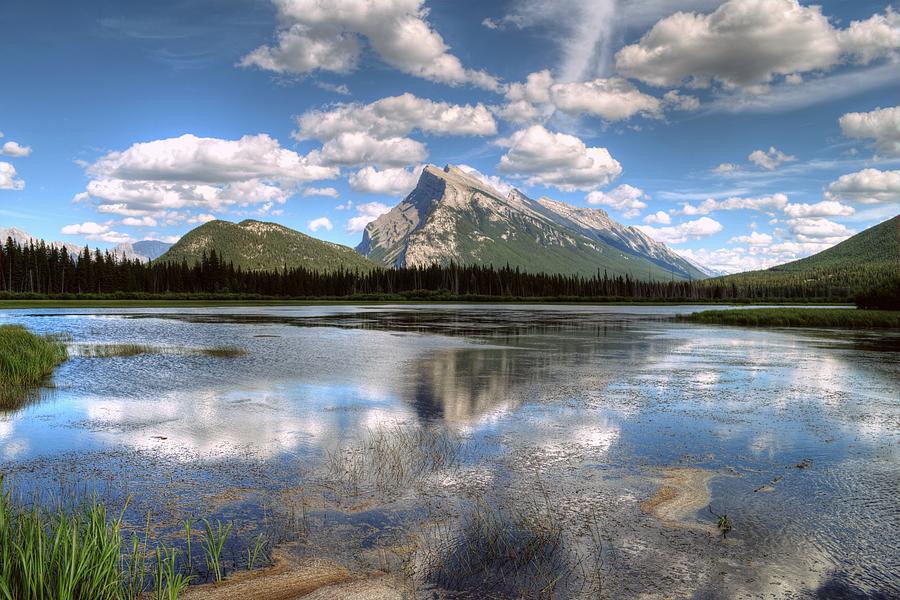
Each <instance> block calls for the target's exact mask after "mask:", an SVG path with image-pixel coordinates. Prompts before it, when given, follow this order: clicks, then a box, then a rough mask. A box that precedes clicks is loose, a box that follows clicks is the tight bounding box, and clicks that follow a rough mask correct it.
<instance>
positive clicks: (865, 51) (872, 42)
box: [838, 6, 900, 63]
mask: <svg viewBox="0 0 900 600" xmlns="http://www.w3.org/2000/svg"><path fill="white" fill-rule="evenodd" d="M838 39H839V40H840V42H841V47H842V48H843V50H844V52H846V53H848V54H850V55H852V56H853V59H854V60H855V61H856V62H859V63H869V62H872V61H873V60H875V59H876V58H880V57H882V56H886V55H890V54H892V53H893V52H894V51H896V50H897V48H900V15H898V14H897V13H896V12H894V10H893V8H891V7H890V6H888V7H887V9H886V10H885V14H883V15H877V14H876V15H872V16H871V17H869V18H868V19H866V20H865V21H853V22H851V23H850V26H849V27H848V28H847V29H845V30H843V31H841V32H839V33H838Z"/></svg>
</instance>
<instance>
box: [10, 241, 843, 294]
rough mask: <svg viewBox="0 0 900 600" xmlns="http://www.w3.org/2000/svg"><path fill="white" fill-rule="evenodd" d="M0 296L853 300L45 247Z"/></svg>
mask: <svg viewBox="0 0 900 600" xmlns="http://www.w3.org/2000/svg"><path fill="white" fill-rule="evenodd" d="M2 292H5V293H6V295H8V296H9V295H23V294H26V295H48V296H60V295H105V294H119V295H123V294H124V295H129V294H130V295H135V296H137V295H159V294H168V295H172V294H182V295H191V294H204V295H243V296H270V297H291V298H326V297H328V298H332V297H359V296H374V297H377V296H387V297H391V296H402V295H406V296H413V297H415V296H416V294H419V295H420V296H422V297H426V296H428V294H429V293H430V294H431V295H432V296H434V295H435V294H438V295H441V294H442V295H445V296H453V297H463V296H479V297H505V298H547V299H549V298H585V299H591V298H596V299H603V298H606V299H614V298H621V299H639V300H687V301H702V300H746V301H761V300H781V299H785V300H805V301H834V302H836V301H847V300H852V299H853V298H854V296H855V294H856V293H857V292H858V290H857V289H856V288H854V287H853V286H852V285H847V284H845V283H841V282H838V281H834V280H827V279H826V280H804V279H802V278H796V279H791V280H790V281H788V282H786V283H779V282H778V281H777V280H772V281H765V280H761V281H760V280H755V279H753V280H741V279H740V278H737V279H729V278H725V279H708V280H699V281H684V280H670V281H646V280H640V279H636V278H634V277H632V276H630V275H624V276H622V275H615V276H610V275H608V274H607V273H606V272H601V271H598V272H597V273H595V274H594V275H592V276H583V275H566V274H554V273H529V272H526V271H523V270H521V269H519V268H511V267H509V266H504V267H499V268H498V267H493V266H484V265H457V264H449V265H432V266H428V267H403V268H397V269H373V270H370V271H366V272H362V271H350V270H343V269H338V270H335V271H330V272H320V271H316V270H312V269H306V268H287V267H285V268H282V269H278V270H271V271H244V270H242V269H241V268H235V267H234V265H233V264H232V263H230V262H226V261H225V260H223V259H222V258H221V257H220V256H219V255H218V254H217V253H216V252H215V251H211V252H210V253H208V254H206V253H204V254H203V256H202V259H201V260H199V261H197V262H196V263H194V264H188V263H187V262H185V261H183V262H180V263H179V262H168V261H153V262H150V263H144V262H141V261H140V260H137V259H133V260H129V259H126V258H124V257H121V256H117V255H115V254H111V253H110V252H108V251H101V250H98V249H95V250H93V251H91V250H90V249H89V248H87V247H85V248H84V249H83V250H82V251H81V252H79V253H78V254H71V253H69V252H68V251H67V250H66V248H64V247H58V246H51V245H47V244H46V243H44V242H37V243H35V242H33V241H32V242H29V243H27V244H24V245H23V244H18V243H17V242H15V241H14V240H12V239H11V238H9V239H7V240H6V243H5V244H4V245H3V246H2V248H0V293H2Z"/></svg>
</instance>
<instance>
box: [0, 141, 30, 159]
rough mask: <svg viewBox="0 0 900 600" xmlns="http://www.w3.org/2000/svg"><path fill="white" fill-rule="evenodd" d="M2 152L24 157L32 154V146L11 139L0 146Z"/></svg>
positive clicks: (6, 154) (5, 154) (4, 154)
mask: <svg viewBox="0 0 900 600" xmlns="http://www.w3.org/2000/svg"><path fill="white" fill-rule="evenodd" d="M0 154H2V155H3V156H12V157H13V158H23V157H25V156H28V155H29V154H31V146H22V145H20V144H19V143H17V142H13V141H9V142H6V143H5V144H3V145H2V146H0Z"/></svg>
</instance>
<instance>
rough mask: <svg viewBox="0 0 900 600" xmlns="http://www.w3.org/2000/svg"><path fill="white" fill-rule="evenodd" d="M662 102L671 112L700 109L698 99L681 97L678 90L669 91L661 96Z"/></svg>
mask: <svg viewBox="0 0 900 600" xmlns="http://www.w3.org/2000/svg"><path fill="white" fill-rule="evenodd" d="M663 100H664V101H665V103H666V105H667V106H668V107H670V108H672V109H673V110H682V111H692V110H697V109H699V108H700V99H699V98H697V97H696V96H686V95H683V94H681V93H680V92H679V91H678V90H669V91H668V92H666V93H665V94H663Z"/></svg>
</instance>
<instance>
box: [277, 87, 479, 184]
mask: <svg viewBox="0 0 900 600" xmlns="http://www.w3.org/2000/svg"><path fill="white" fill-rule="evenodd" d="M413 131H421V132H424V133H430V134H433V135H476V136H484V135H493V134H495V133H496V132H497V123H496V121H494V117H493V115H492V114H491V111H490V110H488V108H487V107H485V106H484V105H482V104H476V105H470V104H465V105H461V104H450V103H448V102H435V101H433V100H429V99H427V98H418V97H416V96H414V95H413V94H409V93H406V94H402V95H400V96H391V97H388V98H382V99H380V100H376V101H375V102H372V103H370V104H358V103H352V104H338V105H337V106H335V107H334V108H332V109H331V110H311V111H307V112H305V113H303V114H302V115H300V116H299V117H297V130H296V131H294V133H293V134H292V135H293V137H294V139H296V140H298V141H303V140H309V139H316V140H319V141H321V142H323V146H322V149H321V150H320V151H317V156H318V157H319V160H320V161H321V162H322V163H323V164H331V165H343V166H353V165H362V164H371V165H377V166H380V167H401V166H408V165H412V164H415V163H418V162H422V161H424V160H425V158H427V156H428V151H427V149H426V148H425V145H424V144H423V143H421V142H419V141H417V140H413V139H411V138H408V137H406V136H407V135H409V134H410V133H412V132H413Z"/></svg>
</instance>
